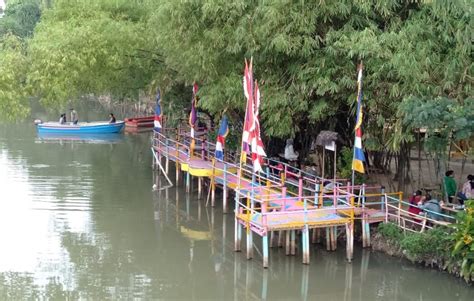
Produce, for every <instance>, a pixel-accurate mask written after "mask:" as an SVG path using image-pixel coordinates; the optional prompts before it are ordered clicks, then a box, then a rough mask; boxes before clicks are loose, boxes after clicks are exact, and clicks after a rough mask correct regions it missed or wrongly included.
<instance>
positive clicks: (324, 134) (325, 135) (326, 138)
mask: <svg viewBox="0 0 474 301" xmlns="http://www.w3.org/2000/svg"><path fill="white" fill-rule="evenodd" d="M338 138H339V134H338V133H336V132H331V131H321V132H320V133H319V135H318V137H317V138H316V145H321V146H325V145H329V144H332V142H336V141H337V140H338Z"/></svg>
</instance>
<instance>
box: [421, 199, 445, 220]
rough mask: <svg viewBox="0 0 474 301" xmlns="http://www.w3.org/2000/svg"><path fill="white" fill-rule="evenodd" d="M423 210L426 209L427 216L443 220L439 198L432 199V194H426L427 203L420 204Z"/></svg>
mask: <svg viewBox="0 0 474 301" xmlns="http://www.w3.org/2000/svg"><path fill="white" fill-rule="evenodd" d="M419 207H420V208H421V209H422V210H426V216H427V217H428V218H431V219H434V220H437V221H438V220H441V216H440V215H438V214H437V213H441V205H440V204H439V201H438V200H437V199H432V198H431V195H429V194H427V195H426V200H425V203H424V204H422V205H420V206H419Z"/></svg>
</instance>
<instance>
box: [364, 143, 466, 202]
mask: <svg viewBox="0 0 474 301" xmlns="http://www.w3.org/2000/svg"><path fill="white" fill-rule="evenodd" d="M462 161H463V160H462V159H461V158H452V159H451V160H450V161H449V163H448V166H447V169H448V170H449V169H452V170H454V178H455V180H456V183H457V184H458V189H459V190H460V189H461V188H462V185H463V184H464V183H465V182H466V177H467V175H469V174H474V158H473V157H470V158H467V159H466V160H465V163H464V168H463V167H462V165H463V164H462ZM410 165H411V170H410V172H409V175H410V181H409V182H408V183H405V187H404V189H402V190H403V193H404V197H405V198H407V197H408V196H409V195H411V194H412V193H413V192H414V191H416V190H417V189H422V188H425V189H430V190H432V195H433V196H434V197H437V198H438V199H441V198H442V186H441V184H442V179H443V177H444V172H445V170H446V169H445V168H444V167H443V166H442V167H441V168H440V169H439V170H438V174H437V167H436V164H435V160H433V158H431V157H429V156H427V155H424V154H422V156H421V160H418V152H417V151H412V153H411V161H410ZM391 170H392V171H394V170H395V165H394V163H392V166H391ZM369 181H370V183H374V184H375V183H379V184H381V185H383V186H385V187H386V188H387V191H398V181H396V180H394V173H393V172H392V173H390V174H371V175H370V180H369Z"/></svg>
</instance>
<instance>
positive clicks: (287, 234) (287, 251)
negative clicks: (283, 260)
mask: <svg viewBox="0 0 474 301" xmlns="http://www.w3.org/2000/svg"><path fill="white" fill-rule="evenodd" d="M285 254H286V255H290V230H287V231H285Z"/></svg>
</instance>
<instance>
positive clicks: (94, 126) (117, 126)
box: [37, 121, 125, 134]
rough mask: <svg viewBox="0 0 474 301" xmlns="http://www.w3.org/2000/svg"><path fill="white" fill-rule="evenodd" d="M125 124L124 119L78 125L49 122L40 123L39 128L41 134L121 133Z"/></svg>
mask: <svg viewBox="0 0 474 301" xmlns="http://www.w3.org/2000/svg"><path fill="white" fill-rule="evenodd" d="M124 126H125V122H124V121H118V122H116V123H108V122H90V123H79V124H77V125H72V124H60V123H58V122H47V123H41V124H38V125H37V129H38V133H40V134H111V133H120V132H121V131H122V129H123V127H124Z"/></svg>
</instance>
